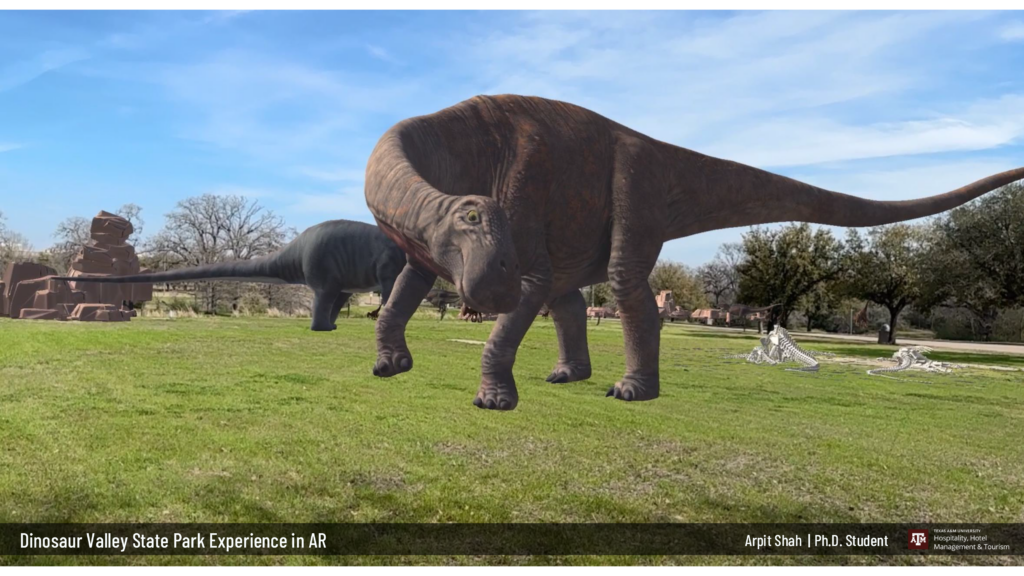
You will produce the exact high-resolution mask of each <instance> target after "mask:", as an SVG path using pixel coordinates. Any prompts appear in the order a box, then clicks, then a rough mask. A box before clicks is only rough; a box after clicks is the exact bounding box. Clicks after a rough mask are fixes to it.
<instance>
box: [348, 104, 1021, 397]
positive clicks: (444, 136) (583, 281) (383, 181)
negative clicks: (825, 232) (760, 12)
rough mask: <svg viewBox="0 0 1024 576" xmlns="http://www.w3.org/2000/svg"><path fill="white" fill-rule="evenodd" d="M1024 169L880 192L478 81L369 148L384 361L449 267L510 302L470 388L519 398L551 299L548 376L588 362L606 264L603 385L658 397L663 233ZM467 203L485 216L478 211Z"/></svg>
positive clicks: (501, 304) (491, 297)
mask: <svg viewBox="0 0 1024 576" xmlns="http://www.w3.org/2000/svg"><path fill="white" fill-rule="evenodd" d="M1021 178H1024V169H1018V170H1015V171H1010V172H1004V173H1002V174H998V175H996V176H992V177H989V178H986V179H984V180H981V181H978V182H976V183H974V184H971V185H969V186H965V187H964V188H961V189H959V190H956V191H953V192H950V193H947V194H943V195H939V196H932V197H928V198H922V199H919V200H912V201H905V202H877V201H870V200H864V199H861V198H856V197H853V196H848V195H845V194H839V193H836V192H830V191H827V190H823V189H821V188H816V187H814V186H810V185H808V184H804V183H802V182H798V181H796V180H792V179H789V178H785V177H783V176H779V175H776V174H771V173H769V172H765V171H763V170H759V169H756V168H753V167H750V166H744V165H742V164H738V163H735V162H730V161H726V160H720V159H717V158H712V157H709V156H705V155H702V154H699V153H697V152H694V151H691V150H687V149H685V148H680V147H677V146H673V145H670V144H667V143H664V142H659V141H657V140H654V139H653V138H650V137H647V136H645V135H643V134H640V133H638V132H636V131H634V130H631V129H629V128H627V127H625V126H622V125H620V124H617V123H615V122H613V121H611V120H609V119H607V118H604V117H603V116H600V115H598V114H596V113H594V112H591V111H589V110H586V109H584V108H580V107H578V106H574V105H571V104H567V103H564V102H557V101H553V100H545V99H542V98H532V97H522V96H493V97H490V96H478V97H475V98H472V99H470V100H467V101H465V102H461V103H459V104H456V105H455V106H452V107H450V108H446V109H444V110H441V111H439V112H436V113H434V114H430V115H427V116H420V117H417V118H410V119H408V120H405V121H403V122H400V123H398V124H397V125H395V126H394V127H393V128H391V129H390V130H389V131H388V132H387V133H385V134H384V136H383V137H382V138H381V139H380V141H379V142H378V144H377V146H376V148H375V149H374V151H373V153H372V154H371V156H370V161H369V163H368V164H367V171H366V201H367V205H368V206H369V208H370V210H371V212H373V214H374V217H375V218H376V219H377V222H378V223H379V224H380V225H381V228H382V229H383V230H384V232H385V233H386V234H388V235H389V236H390V237H391V238H392V239H394V240H395V242H396V243H397V244H398V245H399V246H401V247H402V249H403V250H405V251H406V253H407V254H408V255H409V264H408V265H407V266H406V268H405V270H403V272H402V274H401V275H400V276H399V279H398V282H397V283H396V285H395V291H394V293H393V296H392V299H391V301H390V302H389V303H388V305H387V306H385V307H384V310H383V311H382V313H381V317H380V320H379V321H378V323H377V348H378V360H377V364H376V366H375V368H374V373H375V374H379V375H382V376H393V375H395V374H398V373H400V372H403V371H405V370H409V369H411V368H412V356H411V354H410V352H409V350H408V348H407V347H406V344H405V336H404V332H405V325H406V322H407V321H408V319H409V317H410V316H411V315H412V312H413V311H414V310H415V306H416V305H418V304H419V302H420V301H421V300H422V299H423V297H424V296H425V295H426V294H427V292H428V291H429V289H430V287H431V285H432V284H433V281H434V278H435V277H436V276H437V275H441V276H443V277H444V278H446V279H447V280H449V281H453V282H454V283H455V285H456V288H457V290H458V291H459V294H460V295H461V296H462V297H463V300H464V301H465V302H466V304H467V305H468V306H470V307H471V308H473V309H475V310H478V311H481V312H499V313H501V315H500V316H499V317H498V320H497V322H496V323H495V326H494V330H493V331H492V332H491V336H490V339H489V340H488V342H487V345H486V346H485V347H484V353H483V358H482V361H481V383H480V389H479V391H478V392H477V395H476V398H475V399H474V404H475V405H476V406H478V407H481V408H489V409H500V410H510V409H512V408H515V406H516V404H517V403H518V400H519V395H518V392H517V390H516V386H515V381H514V379H513V377H512V366H513V364H514V362H515V357H516V351H517V349H518V347H519V344H520V342H521V341H522V339H523V336H524V335H525V334H526V331H527V329H528V328H529V327H530V324H531V323H532V322H533V319H534V318H536V316H537V312H538V311H539V310H540V308H541V306H543V305H545V304H547V306H548V307H549V309H550V311H551V316H552V318H553V319H554V323H555V329H556V331H557V333H558V341H559V357H558V361H557V362H556V364H555V367H554V369H553V370H552V373H551V375H550V376H548V381H549V382H571V381H575V380H582V379H586V378H589V377H590V358H589V354H588V352H587V344H586V318H585V313H586V307H585V304H584V302H583V298H582V296H581V295H580V293H579V290H578V289H579V288H580V287H582V286H587V285H590V284H594V283H597V282H603V281H605V280H608V281H609V283H610V284H611V287H612V290H613V292H614V295H615V299H616V302H617V304H618V308H619V310H620V315H621V320H622V332H623V336H624V339H625V348H626V373H625V375H624V376H623V377H622V378H621V379H620V380H619V381H618V382H616V383H615V384H614V385H613V386H612V387H611V388H610V389H609V391H608V395H609V396H613V397H615V398H618V399H622V400H650V399H653V398H656V397H657V396H658V394H659V385H660V382H659V373H658V347H659V324H660V322H659V318H658V311H657V307H656V304H655V300H654V294H653V293H652V292H651V289H650V287H649V286H648V284H647V277H648V275H649V274H650V272H651V269H652V268H653V267H654V264H655V262H656V261H657V259H658V254H659V252H660V251H661V246H662V244H663V243H664V242H665V241H667V240H671V239H674V238H681V237H684V236H689V235H692V234H697V233H700V232H705V231H708V230H716V229H720V228H731V227H736V226H747V225H752V224H762V223H769V222H783V221H805V222H815V223H821V224H831V225H836V226H876V225H880V224H887V223H890V222H896V221H901V220H910V219H914V218H920V217H923V216H927V215H930V214H935V213H938V212H941V211H943V210H948V209H950V208H953V207H955V206H958V205H960V204H963V203H964V202H967V201H968V200H971V199H972V198H975V197H977V196H979V195H981V194H983V193H984V192H987V191H989V190H992V189H995V188H997V187H999V186H1001V185H1004V184H1007V183H1010V182H1013V181H1015V180H1018V179H1021ZM469 210H475V211H476V212H477V216H479V217H480V218H481V220H482V222H483V223H485V224H486V226H484V225H483V224H473V225H469V224H468V223H467V218H468V217H467V214H468V213H469ZM467 230H470V231H473V232H466V231H467ZM501 263H504V266H501V265H500V264H501ZM503 294H504V295H505V297H503V296H502V295H503ZM512 300H516V302H517V304H516V305H514V306H512V305H510V304H509V303H510V302H511V301H512Z"/></svg>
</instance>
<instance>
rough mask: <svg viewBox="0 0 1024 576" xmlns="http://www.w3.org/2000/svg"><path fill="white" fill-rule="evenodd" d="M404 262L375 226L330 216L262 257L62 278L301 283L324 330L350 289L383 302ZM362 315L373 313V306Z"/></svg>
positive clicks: (316, 322) (121, 281)
mask: <svg viewBox="0 0 1024 576" xmlns="http://www.w3.org/2000/svg"><path fill="white" fill-rule="evenodd" d="M405 265H406V256H405V253H404V252H402V250H401V249H400V248H399V247H398V246H397V245H396V244H395V243H394V242H393V241H392V240H391V239H390V238H388V237H387V236H385V235H384V233H382V232H381V231H380V229H379V228H377V227H376V226H373V225H372V224H366V223H363V222H353V221H350V220H329V221H327V222H322V223H320V224H317V225H316V226H312V227H310V228H307V229H306V230H305V231H303V232H302V234H299V235H298V236H296V237H295V239H294V240H292V241H291V242H289V243H288V245H287V246H285V247H284V248H282V249H281V250H279V251H278V252H275V253H274V254H271V255H269V256H266V257H264V258H254V259H252V260H236V261H233V262H222V263H218V264H209V265H206V266H196V267H193V268H183V269H180V270H171V271H168V272H150V273H146V274H134V275H130V276H102V277H96V278H89V277H88V276H78V277H74V278H71V277H66V278H62V279H66V280H75V281H77V282H98V283H119V284H125V283H142V282H144V283H156V282H181V281H185V280H227V281H235V282H268V283H275V284H305V285H307V286H309V287H310V288H312V289H313V321H312V325H311V326H310V328H311V329H312V330H314V331H317V332H326V331H331V330H335V329H336V328H337V326H336V325H335V321H337V319H338V314H339V313H340V312H341V309H342V308H343V307H344V306H345V303H346V302H348V299H349V297H350V296H352V294H353V293H356V292H370V291H377V290H379V291H380V293H381V302H382V305H384V304H386V303H387V301H388V298H390V296H391V291H392V289H393V287H394V285H395V281H396V280H397V279H398V275H399V274H400V273H401V272H402V270H403V269H404V268H405ZM378 310H379V309H378ZM367 316H369V317H371V318H376V317H377V311H373V312H370V313H369V314H367Z"/></svg>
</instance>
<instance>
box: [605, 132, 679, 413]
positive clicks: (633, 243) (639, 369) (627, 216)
mask: <svg viewBox="0 0 1024 576" xmlns="http://www.w3.org/2000/svg"><path fill="white" fill-rule="evenodd" d="M655 159H656V156H654V155H653V154H652V153H650V151H649V150H648V149H647V145H646V144H645V143H643V142H640V141H638V140H635V139H632V138H624V139H622V140H620V142H618V143H617V145H616V155H615V169H614V170H615V171H614V174H613V184H612V196H613V202H612V206H613V211H612V238H611V257H610V259H609V262H608V280H609V283H610V284H611V287H612V292H613V293H614V294H615V300H616V302H617V303H618V306H619V312H620V316H621V319H622V335H623V339H624V340H625V345H626V374H625V375H624V376H623V377H622V380H620V381H618V382H616V383H615V385H614V386H612V388H611V389H610V390H608V396H614V397H615V398H618V399H620V400H653V399H654V398H657V397H658V394H659V387H660V381H659V373H658V348H659V345H660V333H659V332H660V330H659V329H660V325H661V321H660V318H659V315H658V306H657V304H656V303H655V300H654V293H652V292H651V287H650V285H649V284H648V282H647V278H648V277H649V276H650V274H651V270H653V269H654V264H655V263H656V262H657V260H658V254H659V253H660V252H661V245H662V239H663V238H664V230H665V227H666V226H665V209H664V200H663V196H662V194H661V188H660V186H662V185H663V184H664V183H663V182H659V181H656V180H652V177H654V175H657V174H660V173H661V172H662V170H663V167H662V166H658V165H657V164H658V162H657V161H656V160H655Z"/></svg>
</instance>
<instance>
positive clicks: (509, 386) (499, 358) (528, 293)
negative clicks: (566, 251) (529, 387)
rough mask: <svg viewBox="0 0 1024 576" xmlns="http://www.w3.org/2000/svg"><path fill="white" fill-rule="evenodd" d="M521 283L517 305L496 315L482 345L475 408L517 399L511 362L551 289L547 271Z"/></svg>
mask: <svg viewBox="0 0 1024 576" xmlns="http://www.w3.org/2000/svg"><path fill="white" fill-rule="evenodd" d="M522 286H523V291H522V296H521V297H520V300H519V306H518V307H517V308H516V309H515V310H513V311H512V312H510V313H509V314H502V315H500V316H498V320H497V322H495V323H494V329H493V330H491V336H490V337H489V338H488V339H487V345H486V346H484V354H483V358H482V359H481V362H480V389H479V390H478V391H477V393H476V398H474V399H473V405H475V406H476V407H477V408H487V409H488V410H512V409H513V408H515V407H516V404H518V403H519V392H518V391H517V390H516V381H515V378H513V377H512V365H513V364H515V362H516V351H517V350H519V344H520V343H521V342H522V341H523V337H524V336H526V331H527V330H529V329H530V325H531V324H533V321H534V319H536V318H537V312H540V307H541V306H543V305H544V301H545V300H547V297H548V292H549V291H550V290H551V276H550V273H549V272H546V273H544V274H540V275H532V276H524V277H523V284H522Z"/></svg>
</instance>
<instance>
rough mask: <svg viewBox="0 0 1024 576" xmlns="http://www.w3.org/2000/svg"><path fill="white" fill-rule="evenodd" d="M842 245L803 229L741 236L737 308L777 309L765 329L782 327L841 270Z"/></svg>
mask: <svg viewBox="0 0 1024 576" xmlns="http://www.w3.org/2000/svg"><path fill="white" fill-rule="evenodd" d="M843 251H844V248H843V244H842V242H840V241H839V240H836V238H835V237H834V236H832V233H831V232H830V231H828V230H827V229H825V228H819V229H818V230H816V231H813V232H812V231H811V227H810V225H808V224H806V223H801V224H791V225H789V226H785V227H783V228H778V229H774V230H773V229H767V228H761V227H754V228H751V230H750V231H749V232H747V233H746V234H744V235H743V252H744V258H743V261H742V262H741V263H740V264H739V266H738V270H739V276H740V281H739V294H738V295H737V298H738V300H739V301H740V302H743V303H744V304H747V305H751V306H768V305H772V304H777V305H778V306H776V307H775V308H772V310H771V311H770V313H769V314H770V316H769V318H768V327H769V329H771V328H772V327H773V326H774V325H775V324H780V325H782V326H783V327H788V326H787V324H788V322H789V315H790V314H791V313H792V312H793V311H794V310H796V309H797V308H798V306H799V304H800V301H801V299H803V298H804V297H805V296H806V295H807V294H809V293H810V292H811V291H812V290H814V289H815V288H817V287H818V286H819V285H820V284H822V283H823V282H829V281H831V280H834V279H836V278H838V277H839V275H840V273H841V272H842V270H843Z"/></svg>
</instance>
